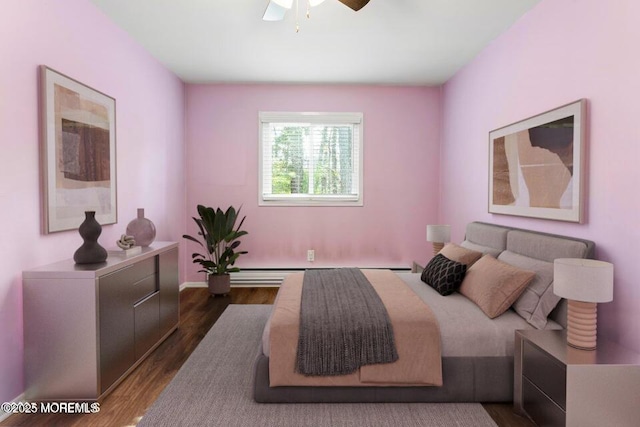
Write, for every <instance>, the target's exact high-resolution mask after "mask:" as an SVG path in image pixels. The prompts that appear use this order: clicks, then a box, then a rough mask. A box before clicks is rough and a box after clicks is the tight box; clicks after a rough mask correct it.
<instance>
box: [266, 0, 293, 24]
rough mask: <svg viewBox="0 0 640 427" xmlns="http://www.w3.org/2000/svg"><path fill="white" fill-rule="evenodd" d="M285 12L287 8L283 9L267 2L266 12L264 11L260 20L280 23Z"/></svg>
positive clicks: (272, 2)
mask: <svg viewBox="0 0 640 427" xmlns="http://www.w3.org/2000/svg"><path fill="white" fill-rule="evenodd" d="M287 10H288V8H286V7H283V6H281V5H279V4H278V3H276V2H274V1H269V4H267V10H265V11H264V15H263V16H262V20H263V21H282V20H283V19H284V14H285V13H286V12H287Z"/></svg>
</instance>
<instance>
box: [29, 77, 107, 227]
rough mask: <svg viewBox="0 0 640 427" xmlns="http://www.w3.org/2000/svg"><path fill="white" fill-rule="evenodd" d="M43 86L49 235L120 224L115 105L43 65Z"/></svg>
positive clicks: (45, 223) (44, 179)
mask: <svg viewBox="0 0 640 427" xmlns="http://www.w3.org/2000/svg"><path fill="white" fill-rule="evenodd" d="M40 85H41V111H40V116H41V132H42V138H41V139H42V142H41V164H42V165H41V169H42V184H43V191H42V193H43V212H44V214H43V231H44V233H53V232H56V231H63V230H72V229H77V228H78V227H79V226H80V224H81V223H82V221H83V220H84V212H85V211H95V212H96V215H95V217H96V220H97V221H98V222H99V223H100V224H103V225H104V224H113V223H115V222H117V194H116V101H115V99H114V98H112V97H110V96H108V95H105V94H104V93H102V92H99V91H97V90H95V89H92V88H90V87H89V86H86V85H84V84H82V83H80V82H78V81H76V80H74V79H72V78H70V77H67V76H65V75H63V74H61V73H58V72H57V71H55V70H52V69H51V68H49V67H46V66H44V65H41V66H40Z"/></svg>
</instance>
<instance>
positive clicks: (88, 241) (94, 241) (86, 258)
mask: <svg viewBox="0 0 640 427" xmlns="http://www.w3.org/2000/svg"><path fill="white" fill-rule="evenodd" d="M84 216H85V218H84V221H83V222H82V224H80V228H78V232H79V233H80V237H82V240H84V243H83V244H82V246H80V247H79V248H78V249H77V250H76V252H75V253H74V254H73V260H74V261H75V262H76V264H97V263H100V262H104V261H105V260H106V259H107V250H106V249H105V248H103V247H102V246H100V244H99V243H98V237H100V233H102V226H101V225H100V224H99V223H98V221H96V213H95V211H86V212H85V213H84Z"/></svg>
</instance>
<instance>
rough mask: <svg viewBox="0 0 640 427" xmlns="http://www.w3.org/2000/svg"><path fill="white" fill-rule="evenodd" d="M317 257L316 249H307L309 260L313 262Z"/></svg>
mask: <svg viewBox="0 0 640 427" xmlns="http://www.w3.org/2000/svg"><path fill="white" fill-rule="evenodd" d="M315 258H316V251H314V250H313V249H309V250H308V251H307V261H309V262H313V260H314V259H315Z"/></svg>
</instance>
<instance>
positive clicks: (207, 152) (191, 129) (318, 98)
mask: <svg viewBox="0 0 640 427" xmlns="http://www.w3.org/2000/svg"><path fill="white" fill-rule="evenodd" d="M439 94H440V89H438V88H422V87H421V88H418V87H373V86H282V85H193V86H192V85H189V86H187V164H188V168H187V188H188V194H187V211H188V213H189V215H193V214H195V207H196V205H197V204H205V205H210V206H221V207H224V208H226V207H227V206H229V205H234V206H236V207H238V206H240V205H242V212H243V213H244V214H246V215H247V220H246V222H245V227H244V228H245V229H246V230H247V231H248V232H249V235H247V236H246V238H244V240H243V244H242V245H243V246H242V247H244V249H246V250H248V251H249V254H248V255H245V256H244V258H242V257H241V258H240V260H239V262H238V264H239V266H240V267H244V268H248V267H310V266H313V267H321V266H338V265H340V266H343V265H357V266H401V267H410V266H411V262H412V261H413V260H414V259H416V260H424V258H425V257H426V256H427V254H428V253H429V251H430V246H429V247H428V244H427V242H426V241H425V227H426V224H427V223H429V222H431V221H434V220H435V218H436V216H437V204H436V201H437V198H438V173H439V167H438V158H439V146H438V139H439V127H440V95H439ZM259 111H357V112H363V113H364V135H365V141H364V158H365V160H364V206H363V207H264V206H262V207H259V206H258V112H259ZM188 230H189V231H190V232H194V231H195V225H193V224H192V223H191V224H188ZM189 248H190V249H195V248H196V245H195V244H193V246H191V244H190V246H189ZM307 249H315V251H316V252H315V254H316V260H315V262H314V263H313V264H311V263H308V262H307V261H306V253H307ZM188 267H189V270H188V271H189V274H188V280H191V281H201V280H204V277H203V276H202V274H196V273H195V271H196V270H197V269H196V268H195V267H193V266H188Z"/></svg>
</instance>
